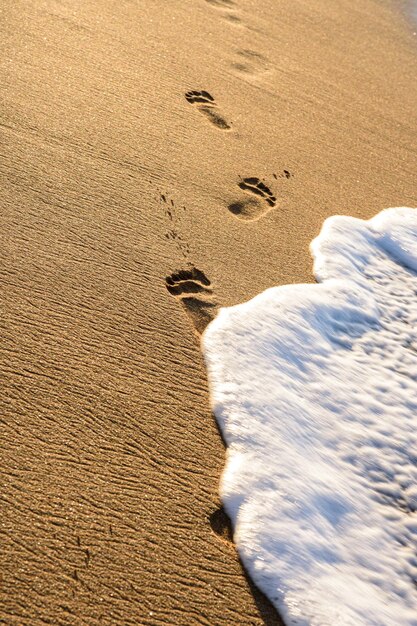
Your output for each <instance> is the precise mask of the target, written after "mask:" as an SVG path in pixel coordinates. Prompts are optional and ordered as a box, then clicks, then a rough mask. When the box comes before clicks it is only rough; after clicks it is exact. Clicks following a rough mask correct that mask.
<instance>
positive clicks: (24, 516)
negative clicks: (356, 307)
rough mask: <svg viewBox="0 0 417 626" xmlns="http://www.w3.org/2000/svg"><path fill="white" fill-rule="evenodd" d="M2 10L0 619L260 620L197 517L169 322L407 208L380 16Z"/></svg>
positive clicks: (198, 497)
mask: <svg viewBox="0 0 417 626" xmlns="http://www.w3.org/2000/svg"><path fill="white" fill-rule="evenodd" d="M397 6H398V9H396V8H395V7H397ZM4 14H5V15H4V17H5V21H4V42H3V46H4V50H5V53H4V55H3V57H4V58H3V63H2V84H3V86H4V93H5V107H4V114H3V123H2V136H3V142H4V148H5V150H4V152H5V154H6V158H5V160H4V165H3V168H2V178H3V202H4V209H3V212H2V232H3V233H5V245H4V246H3V248H2V271H3V294H4V295H3V299H4V304H5V311H6V313H5V318H4V330H3V334H2V365H3V370H4V372H5V385H4V393H3V396H2V403H1V410H2V413H3V415H4V420H5V427H4V431H3V441H2V443H3V449H4V468H5V470H4V471H5V475H6V481H5V485H6V486H5V488H4V499H5V505H4V507H5V515H4V534H5V539H6V541H5V547H4V550H3V554H4V556H3V587H2V592H1V595H0V598H1V601H2V605H3V607H5V608H4V619H5V620H6V622H7V623H10V624H31V625H32V624H35V625H36V624H42V623H45V622H46V621H48V620H49V621H52V622H54V623H56V624H67V623H73V624H141V625H142V624H144V625H146V624H149V625H150V626H154V625H156V624H173V625H176V624H184V625H185V624H207V625H211V624H216V626H217V625H219V626H221V625H222V624H224V625H226V624H227V626H230V625H234V624H236V626H239V625H241V624H251V625H259V626H260V625H261V624H268V626H272V625H273V624H279V619H278V617H276V615H275V613H274V611H273V610H272V608H271V607H270V605H269V604H268V602H267V601H266V600H265V599H264V598H263V596H262V594H260V592H259V593H258V592H257V591H256V590H254V587H253V585H252V583H250V582H248V580H247V579H246V578H245V575H244V574H243V572H242V567H241V565H240V563H239V560H238V557H237V554H236V551H235V548H234V546H233V544H232V543H231V542H230V541H228V540H227V533H225V532H223V526H224V524H223V522H222V521H221V519H222V518H221V514H219V513H217V511H218V509H219V506H220V503H219V498H218V495H217V491H218V485H219V479H220V475H221V472H222V471H223V467H224V448H223V445H222V442H221V439H220V437H219V434H218V431H217V426H216V424H215V422H214V419H213V417H212V416H211V414H210V410H209V402H208V390H207V379H206V372H205V369H204V366H203V361H202V356H201V353H200V348H199V345H198V337H197V335H196V334H195V332H194V330H193V325H192V323H190V320H189V319H188V317H187V315H185V314H184V307H182V306H180V305H181V302H178V300H183V299H184V297H188V298H190V299H193V298H194V300H195V301H194V302H188V303H187V302H186V303H185V304H186V312H187V311H190V310H191V308H190V306H191V307H192V306H193V305H196V302H197V305H196V306H197V308H196V307H195V306H194V308H193V309H192V311H193V315H194V313H195V311H196V310H197V314H198V319H200V320H201V319H203V318H204V316H205V315H206V314H207V315H210V314H212V312H213V311H214V310H215V308H216V307H217V306H229V305H232V304H236V303H239V302H243V301H246V300H248V299H250V298H251V297H253V296H254V295H255V294H257V293H259V292H261V291H263V290H265V289H266V288H268V287H271V286H273V285H277V284H286V283H299V282H312V281H313V277H312V264H311V259H310V256H309V253H308V246H309V243H310V241H311V240H312V239H313V238H314V237H315V236H316V235H317V234H318V232H319V230H320V228H321V224H322V222H323V221H324V219H325V218H326V217H328V216H330V215H333V214H336V213H344V214H351V215H353V216H356V217H361V218H363V219H367V218H369V217H371V216H372V215H374V214H376V213H378V212H379V210H381V209H383V208H385V207H389V206H401V205H404V206H407V205H408V206H412V205H416V203H417V196H416V194H417V185H416V183H417V180H416V173H415V157H416V151H417V146H416V141H415V139H414V137H415V128H416V125H417V119H416V117H417V116H416V112H415V102H416V101H417V86H416V84H415V80H414V78H415V75H416V72H417V55H416V50H415V45H414V43H413V41H412V36H411V34H410V33H409V32H408V30H407V29H406V27H405V26H404V21H403V20H404V17H403V15H402V14H401V15H400V8H399V5H397V4H396V3H388V2H386V3H382V4H381V3H377V2H373V1H372V0H360V1H359V0H355V1H354V2H344V3H339V4H338V5H337V6H335V5H332V6H328V3H326V2H325V0H316V1H315V2H314V3H311V2H307V0H305V1H301V2H299V3H297V4H295V5H294V4H293V3H291V2H289V1H281V0H280V1H279V2H276V1H275V0H266V2H263V3H262V4H261V3H259V2H256V1H254V0H241V1H240V2H237V1H236V2H234V1H232V0H229V1H228V2H226V1H225V0H223V2H222V1H221V0H217V1H212V2H208V1H206V0H198V1H196V3H195V4H194V5H193V9H192V10H190V8H189V7H184V6H183V5H182V3H180V2H178V1H177V0H174V1H173V2H172V4H170V6H169V7H168V8H167V7H166V4H165V3H163V2H162V1H161V0H147V2H146V3H143V4H140V3H137V2H127V1H126V2H122V3H119V4H118V5H117V7H116V5H115V4H114V3H113V2H111V1H110V0H106V1H105V2H102V3H100V4H99V3H97V1H96V0H94V1H93V0H89V1H88V2H87V3H85V2H81V1H80V0H77V2H75V3H72V5H71V7H69V6H67V5H66V4H65V3H58V2H55V1H54V0H45V2H43V3H42V5H37V4H36V3H29V4H27V3H22V2H17V3H15V4H14V5H13V6H10V7H7V9H5V11H4ZM190 92H198V94H197V95H196V94H193V95H191V96H190V95H189V96H188V97H187V94H190ZM203 92H204V93H203ZM201 94H202V95H201ZM206 94H208V95H206ZM196 98H197V99H196ZM260 183H261V184H262V185H263V187H262V186H259V185H260ZM193 268H195V269H193ZM196 270H197V271H198V272H200V273H196ZM181 271H186V272H191V275H186V276H185V278H184V279H181V280H179V281H178V280H174V279H173V278H172V276H173V275H174V276H175V275H176V274H178V272H181ZM170 277H171V278H170ZM180 278H181V277H180ZM167 279H169V280H171V282H172V283H173V284H170V283H169V281H168V286H169V287H171V291H170V290H168V289H167V282H166V281H167ZM180 282H181V283H182V284H181V286H180V288H179V283H180ZM185 283H188V284H187V285H186V287H184V284H185ZM187 289H188V290H189V291H187ZM201 302H204V305H201V304H199V303H201ZM183 304H184V302H183ZM189 305H190V306H189ZM193 315H192V316H191V317H192V319H195V316H194V317H193ZM203 322H204V319H203ZM210 519H211V520H212V523H214V525H215V527H216V528H217V529H218V530H220V534H221V535H222V534H223V535H226V538H225V536H221V537H219V536H218V534H216V533H215V532H213V529H212V526H211V525H210ZM219 519H220V521H219ZM213 520H214V521H213ZM216 520H217V521H216ZM223 521H224V520H223Z"/></svg>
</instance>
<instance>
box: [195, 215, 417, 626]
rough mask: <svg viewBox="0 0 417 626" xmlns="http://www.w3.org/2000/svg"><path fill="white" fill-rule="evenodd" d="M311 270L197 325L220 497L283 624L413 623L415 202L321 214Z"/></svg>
mask: <svg viewBox="0 0 417 626" xmlns="http://www.w3.org/2000/svg"><path fill="white" fill-rule="evenodd" d="M311 251H312V254H313V257H314V272H315V275H316V278H317V280H318V283H319V284H316V285H288V286H283V287H275V288H272V289H269V290H267V291H265V292H264V293H261V294H260V295H258V296H257V297H255V298H254V299H252V300H251V301H249V302H247V303H244V304H240V305H238V306H235V307H230V308H226V309H222V310H221V311H220V314H219V316H218V317H217V318H216V319H215V320H214V321H213V322H212V323H211V324H210V325H209V327H208V328H207V330H206V332H205V334H204V336H203V350H204V354H205V359H206V363H207V367H208V374H209V384H210V393H211V403H212V408H213V411H214V413H215V415H216V418H217V420H218V423H219V425H220V428H221V430H222V432H223V435H224V438H225V440H226V443H227V446H228V448H227V459H226V467H225V470H224V474H223V478H222V482H221V497H222V500H223V503H224V506H225V508H226V510H227V512H228V514H229V515H230V517H231V519H232V523H233V526H234V539H235V542H236V545H237V548H238V550H239V553H240V556H241V558H242V560H243V562H244V564H245V566H246V568H247V570H248V572H249V574H250V575H251V577H252V578H253V580H254V582H255V583H256V584H257V585H258V586H259V587H260V588H261V589H262V590H263V591H264V592H265V593H266V594H267V595H268V596H269V597H270V599H271V600H272V602H273V603H274V604H275V605H276V607H277V609H278V610H279V611H280V613H281V615H282V616H283V618H284V620H285V622H286V623H287V624H288V625H290V624H291V625H296V626H360V625H366V626H371V625H372V626H416V625H417V586H416V585H417V210H415V209H409V208H397V209H387V210H386V211H383V212H382V213H380V214H379V215H377V216H376V217H374V218H373V219H371V220H369V221H362V220H358V219H354V218H351V217H341V216H337V217H332V218H330V219H328V220H327V221H326V222H325V224H324V226H323V228H322V231H321V234H320V235H319V237H318V238H317V239H316V240H315V241H314V242H313V243H312V245H311Z"/></svg>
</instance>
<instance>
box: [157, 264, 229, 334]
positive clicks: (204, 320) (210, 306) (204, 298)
mask: <svg viewBox="0 0 417 626" xmlns="http://www.w3.org/2000/svg"><path fill="white" fill-rule="evenodd" d="M165 284H166V288H167V289H168V291H169V293H170V294H171V295H172V296H175V297H176V298H178V299H179V300H180V301H181V304H182V305H183V307H184V309H185V311H186V313H187V315H188V316H189V317H190V318H191V321H192V323H193V324H194V327H195V329H196V330H197V332H199V333H202V332H203V330H204V329H205V328H206V326H207V324H208V323H209V322H211V320H212V319H213V318H214V317H215V315H216V312H217V305H216V304H215V303H214V302H212V301H210V298H211V297H212V294H213V291H212V289H211V283H210V281H209V279H208V278H207V276H206V275H205V274H204V272H202V271H201V270H199V269H197V268H196V267H192V268H190V269H187V270H180V271H178V272H174V273H173V274H171V275H170V276H167V278H166V279H165Z"/></svg>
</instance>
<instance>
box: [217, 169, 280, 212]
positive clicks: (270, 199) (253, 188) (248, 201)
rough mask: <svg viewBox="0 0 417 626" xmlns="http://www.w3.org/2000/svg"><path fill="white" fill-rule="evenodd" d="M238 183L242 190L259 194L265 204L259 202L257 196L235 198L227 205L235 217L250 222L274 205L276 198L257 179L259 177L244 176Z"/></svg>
mask: <svg viewBox="0 0 417 626" xmlns="http://www.w3.org/2000/svg"><path fill="white" fill-rule="evenodd" d="M238 185H239V187H240V188H241V189H243V190H244V191H249V192H250V193H252V194H254V195H257V196H260V197H261V198H262V199H263V200H264V201H265V202H266V204H267V206H265V204H263V203H261V202H259V200H258V199H257V198H245V199H244V200H237V201H236V202H232V203H231V204H229V205H228V207H227V208H228V209H229V211H230V212H231V213H233V215H235V216H236V217H237V218H239V219H241V220H245V221H247V222H252V221H254V220H257V219H259V218H260V217H262V215H265V213H267V212H268V211H270V210H271V209H272V208H273V207H274V206H275V205H276V202H277V199H276V198H275V196H274V195H273V193H272V191H271V190H270V189H269V187H267V186H266V185H265V184H264V183H263V182H262V181H261V180H259V178H254V177H252V178H244V179H243V180H242V181H241V182H240V183H238Z"/></svg>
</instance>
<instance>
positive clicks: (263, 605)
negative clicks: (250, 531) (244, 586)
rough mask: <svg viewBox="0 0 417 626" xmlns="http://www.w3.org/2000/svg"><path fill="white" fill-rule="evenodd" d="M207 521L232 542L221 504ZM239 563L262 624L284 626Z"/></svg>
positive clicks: (225, 514) (229, 524)
mask: <svg viewBox="0 0 417 626" xmlns="http://www.w3.org/2000/svg"><path fill="white" fill-rule="evenodd" d="M209 522H210V526H211V528H212V530H213V531H214V532H215V533H216V535H218V536H219V537H220V538H221V539H222V540H224V541H226V542H227V543H233V528H232V523H231V521H230V518H229V516H228V515H227V513H226V511H225V510H224V508H223V507H222V506H221V507H219V508H218V509H216V510H215V511H214V512H213V513H212V514H211V515H210V517H209ZM239 560H240V559H239ZM241 565H242V569H243V573H244V575H245V578H246V581H247V583H248V585H249V587H250V590H251V592H252V595H253V598H254V600H255V603H256V606H257V607H258V611H259V614H260V617H261V619H262V620H263V623H264V626H284V622H283V621H282V619H281V618H280V616H279V614H278V613H277V611H276V609H275V608H274V606H273V605H272V603H271V601H270V600H269V598H267V597H266V596H265V595H264V594H263V592H262V591H261V590H260V589H259V588H258V587H257V586H256V585H255V584H254V582H253V581H252V579H251V578H250V576H249V575H248V573H247V572H246V569H245V567H244V565H243V563H242V562H241Z"/></svg>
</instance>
